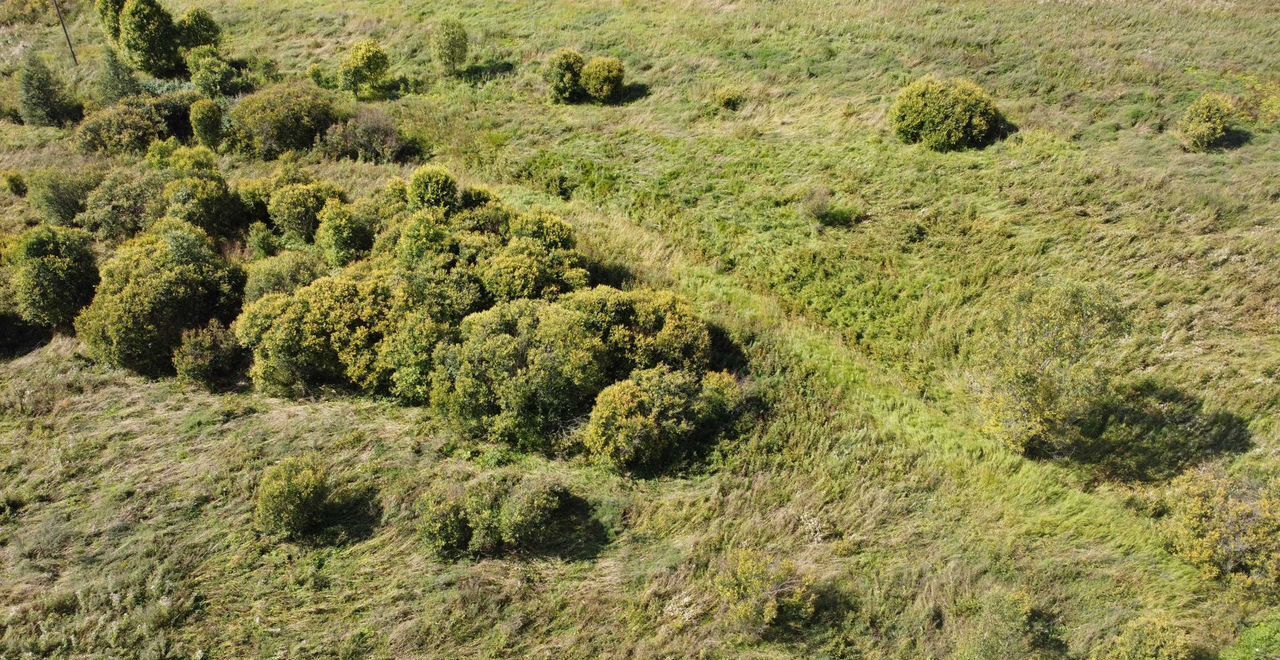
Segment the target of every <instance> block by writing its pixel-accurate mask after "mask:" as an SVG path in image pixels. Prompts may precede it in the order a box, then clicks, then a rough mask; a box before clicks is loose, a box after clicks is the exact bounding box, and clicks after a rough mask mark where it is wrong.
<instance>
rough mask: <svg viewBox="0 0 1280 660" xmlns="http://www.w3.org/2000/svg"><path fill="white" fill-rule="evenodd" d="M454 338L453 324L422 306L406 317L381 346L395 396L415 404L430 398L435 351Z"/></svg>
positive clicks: (424, 402) (422, 402)
mask: <svg viewBox="0 0 1280 660" xmlns="http://www.w3.org/2000/svg"><path fill="white" fill-rule="evenodd" d="M453 338H454V331H453V328H452V327H451V326H450V325H449V324H448V323H441V322H440V321H437V320H436V319H434V318H432V316H431V314H430V313H428V312H427V311H425V310H416V311H414V312H411V313H410V314H409V315H408V316H406V317H405V319H404V321H403V322H402V323H401V324H400V325H399V327H398V328H397V329H396V331H395V332H394V333H393V334H392V335H391V336H390V337H388V338H387V343H386V346H385V347H384V348H383V360H384V361H385V363H386V364H387V366H388V368H389V369H391V371H392V376H391V380H392V383H393V386H392V391H393V392H395V394H396V396H398V397H400V398H401V399H404V400H405V401H408V402H410V403H415V404H426V403H429V402H430V400H431V373H432V370H433V369H434V368H435V360H434V355H435V351H436V349H437V348H438V347H439V346H440V345H442V344H444V343H446V342H449V341H451V340H452V339H453Z"/></svg>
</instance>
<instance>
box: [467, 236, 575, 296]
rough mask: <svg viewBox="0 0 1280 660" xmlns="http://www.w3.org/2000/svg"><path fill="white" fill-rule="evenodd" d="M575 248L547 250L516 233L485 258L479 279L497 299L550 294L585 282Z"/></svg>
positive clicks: (557, 293)
mask: <svg viewBox="0 0 1280 660" xmlns="http://www.w3.org/2000/svg"><path fill="white" fill-rule="evenodd" d="M577 256H578V254H577V252H574V251H572V250H548V249H547V248H546V246H545V245H543V244H542V243H539V242H538V241H536V240H534V239H532V238H527V237H516V238H513V239H511V241H510V242H509V243H508V244H507V245H506V246H504V247H503V248H502V249H501V250H499V251H498V252H497V253H496V254H494V255H492V256H491V257H489V258H488V259H486V260H485V262H484V265H483V266H482V267H481V268H480V281H481V282H482V283H483V284H484V288H485V291H486V292H488V293H489V295H490V296H491V297H492V298H493V299H494V300H496V301H508V300H515V299H517V298H551V297H555V296H556V295H559V294H561V293H565V292H568V291H573V290H575V289H580V288H582V287H584V286H586V285H587V283H588V282H587V272H586V270H585V269H583V268H581V267H580V266H579V263H578V259H577Z"/></svg>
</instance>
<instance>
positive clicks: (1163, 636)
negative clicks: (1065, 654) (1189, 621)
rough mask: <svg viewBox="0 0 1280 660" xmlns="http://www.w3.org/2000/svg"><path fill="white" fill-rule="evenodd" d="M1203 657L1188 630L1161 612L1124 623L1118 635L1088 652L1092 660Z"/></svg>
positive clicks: (1150, 659) (1152, 659) (1162, 659)
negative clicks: (1159, 614) (1160, 613)
mask: <svg viewBox="0 0 1280 660" xmlns="http://www.w3.org/2000/svg"><path fill="white" fill-rule="evenodd" d="M1200 657H1202V654H1201V653H1200V650H1199V649H1198V648H1196V646H1195V644H1194V642H1193V641H1192V639H1191V636H1190V635H1189V634H1188V633H1187V632H1186V630H1184V629H1182V628H1181V627H1179V626H1178V625H1176V624H1175V623H1173V622H1172V621H1170V620H1169V619H1167V618H1166V617H1163V616H1158V615H1153V616H1147V617H1143V618H1140V619H1135V620H1133V621H1131V622H1129V623H1127V624H1125V625H1124V626H1123V627H1122V628H1121V629H1120V633H1119V634H1118V635H1116V636H1115V637H1112V638H1111V639H1109V640H1108V641H1106V642H1104V643H1103V644H1100V645H1099V646H1098V647H1096V648H1095V649H1094V650H1093V651H1092V652H1091V653H1090V654H1089V660H1195V659H1196V658H1200Z"/></svg>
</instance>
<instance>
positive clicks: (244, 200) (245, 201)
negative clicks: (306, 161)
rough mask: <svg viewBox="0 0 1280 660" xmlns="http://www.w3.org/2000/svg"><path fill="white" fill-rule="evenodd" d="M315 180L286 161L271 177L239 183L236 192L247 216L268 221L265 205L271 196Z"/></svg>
mask: <svg viewBox="0 0 1280 660" xmlns="http://www.w3.org/2000/svg"><path fill="white" fill-rule="evenodd" d="M314 181H315V179H314V178H313V177H312V176H311V173H310V172H308V171H307V170H306V169H305V168H303V167H301V166H299V165H298V164H297V163H296V162H293V161H286V162H284V163H283V164H281V165H280V166H279V167H277V168H276V169H275V171H274V172H272V173H271V176H267V177H261V178H257V179H244V180H242V181H240V183H239V185H238V186H237V188H236V190H237V191H238V192H239V193H240V203H241V204H242V205H243V206H244V208H245V210H246V211H247V212H248V213H249V216H250V217H252V218H255V219H258V220H268V219H270V214H269V213H268V211H267V205H268V203H269V202H270V201H271V195H272V194H273V193H274V192H275V191H277V190H279V189H280V188H283V187H285V186H290V185H294V184H298V183H313V182H314Z"/></svg>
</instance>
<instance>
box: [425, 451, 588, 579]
mask: <svg viewBox="0 0 1280 660" xmlns="http://www.w3.org/2000/svg"><path fill="white" fill-rule="evenodd" d="M570 497H571V494H570V492H569V490H568V489H567V488H565V487H564V486H563V485H561V484H559V483H558V482H556V481H554V480H551V479H547V478H544V477H526V478H525V479H523V480H520V479H517V478H516V476H515V475H514V474H512V473H509V472H497V473H488V474H482V475H479V476H477V477H475V478H472V479H470V480H469V481H467V482H466V483H465V484H460V485H453V484H445V485H438V486H436V487H435V488H433V489H432V490H430V491H429V492H428V493H427V494H426V495H424V496H423V498H422V500H421V501H420V502H419V505H418V511H419V516H420V520H421V523H420V528H421V530H422V533H423V538H424V541H425V542H426V545H427V547H428V548H429V549H430V550H431V551H432V552H433V553H434V554H436V555H437V556H438V557H440V558H442V559H452V558H456V557H459V556H462V555H472V556H494V555H499V554H504V553H513V552H535V551H538V550H540V549H544V548H546V547H548V546H549V545H551V544H555V543H563V542H565V541H567V540H569V539H565V538H563V537H564V535H565V534H566V533H567V532H568V530H566V529H564V528H563V526H562V525H560V523H562V522H564V519H565V518H566V504H567V503H568V501H569V498H570Z"/></svg>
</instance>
